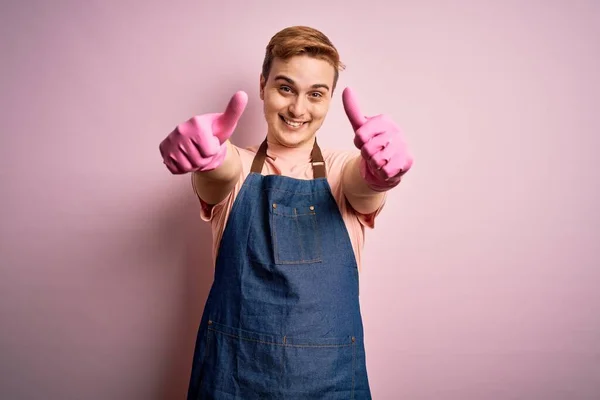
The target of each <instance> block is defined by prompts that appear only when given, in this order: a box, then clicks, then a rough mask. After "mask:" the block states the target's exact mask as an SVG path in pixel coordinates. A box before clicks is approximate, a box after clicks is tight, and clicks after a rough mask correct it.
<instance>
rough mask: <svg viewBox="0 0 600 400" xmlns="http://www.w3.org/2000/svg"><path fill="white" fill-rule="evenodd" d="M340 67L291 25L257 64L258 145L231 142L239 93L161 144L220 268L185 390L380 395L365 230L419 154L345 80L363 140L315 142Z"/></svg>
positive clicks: (311, 34)
mask: <svg viewBox="0 0 600 400" xmlns="http://www.w3.org/2000/svg"><path fill="white" fill-rule="evenodd" d="M343 68H344V66H343V64H342V63H341V61H340V57H339V54H338V52H337V50H336V48H335V47H334V45H333V44H332V43H331V41H330V40H329V39H328V38H327V36H325V35H324V34H323V33H321V32H320V31H318V30H316V29H313V28H309V27H303V26H295V27H290V28H286V29H284V30H282V31H280V32H278V33H277V34H276V35H274V36H273V37H272V38H271V41H270V42H269V44H268V45H267V48H266V54H265V59H264V63H263V68H262V72H261V74H260V99H261V100H262V101H263V108H264V115H265V119H266V121H267V126H268V129H267V134H266V138H265V140H264V141H263V142H262V144H261V145H260V146H254V147H251V148H248V149H243V148H240V147H237V146H235V145H233V144H232V143H231V142H230V141H229V138H230V136H231V135H232V133H233V132H234V130H235V128H236V125H237V122H238V120H239V118H240V116H241V115H242V113H243V112H244V109H245V107H246V104H247V102H248V96H247V95H246V94H245V93H244V92H238V93H236V94H235V95H234V96H233V97H232V98H231V100H230V102H229V104H228V106H227V108H226V110H225V111H224V112H223V113H212V114H204V115H200V116H195V117H193V118H191V119H190V120H188V121H186V122H184V123H182V124H180V125H179V126H177V128H176V129H175V130H174V131H173V132H172V133H171V134H169V135H168V136H167V138H166V139H165V140H164V141H163V142H162V143H161V144H160V152H161V155H162V157H163V161H164V163H165V165H166V166H167V168H168V169H169V171H171V172H172V173H173V174H184V173H191V175H192V184H193V188H194V191H195V192H196V194H197V196H198V198H199V200H200V203H201V206H202V213H201V216H202V219H203V220H205V221H209V222H210V223H211V226H212V232H213V243H214V247H213V252H214V253H213V254H214V257H215V277H214V282H213V284H212V288H211V291H210V294H209V296H208V299H207V302H206V305H205V309H204V313H203V315H202V319H201V322H200V329H199V331H198V337H197V342H196V350H195V352H194V358H193V366H192V374H191V379H190V386H189V391H188V399H208V398H210V399H258V398H260V399H370V398H371V392H370V388H369V381H368V377H367V370H366V361H365V349H364V340H363V325H362V318H361V312H360V306H359V300H358V271H359V269H360V255H361V250H362V246H363V243H364V228H365V227H370V228H372V227H373V226H374V225H373V224H374V219H375V217H376V216H377V214H378V213H379V212H380V211H381V209H382V207H383V204H384V201H385V194H386V192H387V191H388V190H390V189H392V188H393V187H395V186H397V185H398V184H399V182H400V180H401V177H402V176H403V175H404V174H405V173H406V172H407V171H408V170H409V169H410V167H411V165H412V158H411V156H410V155H409V153H408V152H407V149H406V146H405V144H404V140H403V138H402V135H401V133H400V130H399V129H398V127H397V126H396V124H395V123H394V122H393V121H392V120H391V119H390V118H389V117H388V116H386V115H378V116H375V117H371V118H368V117H365V116H363V114H362V113H361V112H360V110H359V108H358V103H357V101H356V97H355V95H354V93H353V92H352V90H351V89H348V88H346V89H345V90H344V92H343V94H342V98H343V103H344V108H345V110H346V113H347V115H348V119H349V121H350V124H351V127H352V129H353V130H354V132H355V136H354V144H355V146H356V147H357V149H358V151H356V152H348V151H329V150H323V151H322V150H321V149H320V148H319V146H318V145H317V141H316V133H317V131H318V130H319V128H320V127H321V125H322V124H323V121H324V120H325V117H326V115H327V112H328V110H329V106H330V103H331V98H332V95H333V93H334V90H335V87H336V84H337V81H338V76H339V71H340V70H342V69H343Z"/></svg>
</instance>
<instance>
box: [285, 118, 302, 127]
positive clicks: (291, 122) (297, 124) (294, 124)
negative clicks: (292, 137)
mask: <svg viewBox="0 0 600 400" xmlns="http://www.w3.org/2000/svg"><path fill="white" fill-rule="evenodd" d="M283 120H284V121H285V123H286V124H288V125H289V126H291V127H292V128H298V127H300V125H302V124H303V122H293V121H290V120H287V119H285V118H284V119H283Z"/></svg>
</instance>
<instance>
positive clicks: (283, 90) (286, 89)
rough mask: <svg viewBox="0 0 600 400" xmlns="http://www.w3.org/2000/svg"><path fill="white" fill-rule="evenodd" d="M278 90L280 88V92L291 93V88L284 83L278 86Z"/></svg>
mask: <svg viewBox="0 0 600 400" xmlns="http://www.w3.org/2000/svg"><path fill="white" fill-rule="evenodd" d="M279 90H281V91H282V92H286V93H291V92H292V89H291V88H290V87H289V86H286V85H281V86H279Z"/></svg>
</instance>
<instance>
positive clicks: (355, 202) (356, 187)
mask: <svg viewBox="0 0 600 400" xmlns="http://www.w3.org/2000/svg"><path fill="white" fill-rule="evenodd" d="M360 160H361V156H360V155H358V156H356V157H354V158H352V159H351V160H348V162H347V163H346V165H345V167H344V171H343V175H342V191H343V193H344V196H345V197H346V199H347V200H348V202H349V203H350V205H351V206H352V208H354V210H356V211H357V212H359V213H361V214H371V213H373V212H375V211H377V209H378V208H379V207H380V206H381V204H382V202H383V200H384V198H385V192H377V191H374V190H373V189H371V188H370V187H369V186H368V185H367V182H366V181H365V180H364V178H363V177H362V176H361V174H360Z"/></svg>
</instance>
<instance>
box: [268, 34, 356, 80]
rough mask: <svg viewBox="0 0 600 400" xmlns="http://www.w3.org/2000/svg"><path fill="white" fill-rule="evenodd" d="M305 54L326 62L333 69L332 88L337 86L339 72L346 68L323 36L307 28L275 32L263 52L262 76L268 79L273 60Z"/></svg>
mask: <svg viewBox="0 0 600 400" xmlns="http://www.w3.org/2000/svg"><path fill="white" fill-rule="evenodd" d="M303 54H306V55H308V56H311V57H315V58H318V59H321V60H324V61H327V62H328V63H329V64H331V66H332V67H333V68H334V71H335V76H334V79H333V88H335V85H336V84H337V81H338V78H339V71H342V70H344V69H345V68H346V67H345V65H344V64H343V63H342V62H341V61H340V55H339V53H338V51H337V49H336V48H335V46H334V45H333V43H331V40H329V38H328V37H327V36H325V34H323V33H322V32H320V31H318V30H317V29H314V28H311V27H308V26H290V27H288V28H285V29H283V30H281V31H279V32H277V33H276V34H275V35H274V36H273V37H272V38H271V40H270V41H269V44H268V45H267V48H266V51H265V59H264V61H263V66H262V75H263V77H264V78H265V80H266V79H268V77H269V72H270V71H271V65H272V64H273V60H274V59H275V58H280V59H282V60H287V59H289V58H291V57H294V56H298V55H303Z"/></svg>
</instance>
